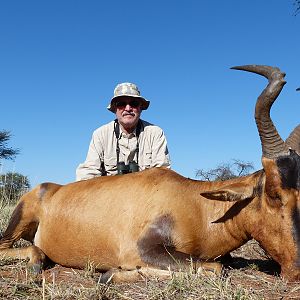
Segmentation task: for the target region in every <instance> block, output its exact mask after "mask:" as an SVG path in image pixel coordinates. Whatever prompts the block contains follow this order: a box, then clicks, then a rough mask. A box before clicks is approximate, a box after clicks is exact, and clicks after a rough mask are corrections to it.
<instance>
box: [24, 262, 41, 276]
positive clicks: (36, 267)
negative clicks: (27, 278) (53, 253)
mask: <svg viewBox="0 0 300 300" xmlns="http://www.w3.org/2000/svg"><path fill="white" fill-rule="evenodd" d="M27 269H28V271H29V273H31V274H32V275H33V276H37V275H39V274H41V273H42V269H43V265H42V264H30V265H28V267H27Z"/></svg>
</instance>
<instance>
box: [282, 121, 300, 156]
mask: <svg viewBox="0 0 300 300" xmlns="http://www.w3.org/2000/svg"><path fill="white" fill-rule="evenodd" d="M285 146H286V150H288V149H289V148H290V149H292V150H295V151H296V152H297V153H298V154H299V155H300V125H298V126H297V127H296V128H295V129H294V130H293V132H292V133H291V134H290V135H289V137H288V138H287V139H286V141H285Z"/></svg>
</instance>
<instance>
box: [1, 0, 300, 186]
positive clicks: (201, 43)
mask: <svg viewBox="0 0 300 300" xmlns="http://www.w3.org/2000/svg"><path fill="white" fill-rule="evenodd" d="M299 25H300V14H299V15H298V16H294V7H293V1H292V0H291V1H282V0H265V1H261V0H252V1H243V0H231V1H230V0H229V1H201V0H186V1H174V0H173V1H170V0H153V1H142V0H139V1H130V0H128V1H114V0H111V1H100V0H99V1H96V0H91V1H78V0H72V1H71V0H68V1H67V0H66V1H64V0H60V1H57V0H52V1H32V0H27V1H21V0H19V1H15V0H10V1H1V2H0V53H1V55H0V103H1V106H0V109H1V111H0V130H3V129H5V130H9V131H11V133H12V138H11V141H10V143H9V145H10V146H12V147H18V148H20V150H21V154H20V155H18V156H17V158H16V159H15V161H13V162H10V161H2V166H1V167H0V171H1V172H2V173H5V172H7V171H16V172H20V173H22V174H24V175H27V176H29V179H30V181H31V183H32V185H35V184H37V183H40V182H45V181H52V182H57V183H67V182H70V181H73V180H74V177H75V169H76V167H77V165H78V164H79V163H80V162H82V161H84V159H85V156H86V152H87V149H88V144H89V142H90V138H91V134H92V132H93V130H94V129H96V128H97V127H99V126H100V125H102V124H105V123H107V122H109V121H110V120H112V119H113V118H114V115H113V114H112V113H111V112H109V111H108V110H106V106H107V104H108V102H109V101H110V99H111V97H112V94H113V89H114V87H115V85H116V84H117V83H120V82H124V81H129V82H134V83H136V84H137V85H138V86H139V88H140V90H141V93H142V95H143V96H145V97H146V98H147V99H149V100H150V101H151V105H150V107H149V109H148V110H147V111H145V112H143V115H142V118H143V119H145V120H147V121H149V122H152V123H154V124H157V125H159V126H161V127H162V128H163V129H164V131H165V133H166V135H167V139H168V145H169V150H170V154H171V159H172V168H173V169H174V170H175V171H177V172H179V173H180V174H182V175H184V176H187V177H191V178H195V172H196V170H197V169H198V168H204V169H209V168H213V167H215V166H216V165H217V164H219V163H222V162H229V161H230V160H231V159H241V160H244V161H249V162H251V163H253V164H254V166H255V168H256V169H259V168H261V163H260V159H261V148H260V141H259V138H258V133H257V129H256V127H255V122H254V117H253V114H254V106H255V101H256V98H257V96H258V95H259V93H260V92H261V91H262V89H263V88H264V87H265V85H266V83H267V82H266V79H264V78H263V77H260V76H258V75H255V74H250V73H246V72H241V71H234V70H230V67H231V66H235V65H243V64H265V65H272V66H278V67H279V68H281V69H282V70H283V71H285V72H286V73H287V76H286V80H287V84H286V86H285V87H284V90H283V91H282V93H281V95H280V96H279V98H278V100H277V102H276V103H275V104H274V107H273V109H272V113H271V115H272V117H273V120H274V123H275V124H276V126H277V129H278V131H279V133H280V134H281V136H282V137H283V138H284V139H285V138H287V136H288V135H289V133H290V132H291V131H292V129H293V128H294V127H295V126H296V125H298V123H299V111H300V93H299V92H298V93H297V92H296V91H295V89H296V88H297V87H299V86H300V77H299V72H300V66H299V53H300V39H299V32H300V26H299Z"/></svg>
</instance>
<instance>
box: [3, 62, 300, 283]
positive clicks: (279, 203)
mask: <svg viewBox="0 0 300 300" xmlns="http://www.w3.org/2000/svg"><path fill="white" fill-rule="evenodd" d="M234 69H238V70H245V71H250V72H254V73H257V74H260V75H263V76H265V77H266V78H267V79H268V80H269V83H268V86H267V87H266V88H265V90H264V91H263V92H262V94H261V95H260V96H259V98H258V100H257V103H256V109H255V120H256V124H257V128H258V132H259V135H260V139H261V144H262V165H263V169H262V170H260V171H258V172H255V173H253V174H251V175H248V176H245V177H242V178H236V179H232V180H228V181H223V182H203V181H196V180H191V179H188V178H185V177H182V176H181V175H179V174H176V173H175V172H173V171H171V170H168V169H163V168H154V169H150V170H146V171H143V172H138V173H133V174H128V175H123V176H113V177H98V178H94V179H91V180H87V181H81V182H75V183H71V184H67V185H65V186H61V185H58V184H53V183H43V184H41V185H39V186H37V187H36V188H35V189H33V190H32V191H30V192H29V193H27V194H26V195H24V196H23V197H22V198H21V199H20V201H19V203H18V205H17V207H16V208H15V210H14V212H13V215H12V217H11V220H10V222H9V225H8V227H7V229H6V230H5V232H4V234H3V237H2V239H1V241H0V249H1V250H0V255H3V256H7V257H12V258H28V257H29V264H30V265H31V267H32V268H33V269H34V270H35V271H36V272H39V271H40V269H41V268H42V264H43V262H44V260H45V258H46V257H47V258H49V259H50V260H52V261H53V262H55V263H58V264H61V265H63V266H67V267H75V268H83V267H84V266H85V265H86V263H87V262H88V261H92V262H94V264H95V265H96V266H97V268H98V269H100V270H102V271H103V272H106V274H104V276H103V281H105V280H107V279H108V278H112V280H114V281H135V280H138V279H139V278H141V277H140V276H141V275H145V276H148V275H151V274H154V275H155V276H158V277H161V278H165V277H168V276H169V275H170V274H169V271H168V270H169V269H170V270H174V271H178V270H184V269H185V268H190V267H191V266H192V267H193V268H195V269H198V268H199V267H201V268H200V269H202V270H203V269H204V270H207V269H208V270H215V271H216V272H218V271H219V270H220V265H219V264H218V263H217V262H214V260H215V259H216V258H218V257H220V256H222V255H225V254H227V253H229V252H230V251H232V250H234V249H236V248H238V247H239V246H241V245H243V244H244V243H246V242H247V241H248V240H249V239H251V238H254V239H255V240H257V241H258V242H259V243H260V245H261V246H262V247H263V248H264V249H265V250H266V251H267V253H268V254H269V255H270V256H271V257H272V258H273V259H274V260H275V261H277V262H278V263H279V264H280V266H281V275H282V276H283V277H285V278H286V279H289V280H299V279H300V195H299V191H300V157H299V154H300V125H299V126H298V127H297V128H296V129H295V130H294V131H293V132H292V133H291V134H290V136H289V137H288V138H287V140H286V141H285V142H284V141H283V140H282V139H281V137H280V135H279V134H278V132H277V130H276V128H275V126H274V124H273V122H272V120H271V118H270V109H271V106H272V104H273V102H274V101H275V100H276V98H277V96H278V95H279V93H280V92H281V90H282V88H283V86H284V84H285V81H284V76H285V74H284V73H282V72H281V71H280V70H279V69H278V68H273V67H269V66H257V65H249V66H241V67H235V68H234ZM208 199H209V200H208ZM20 238H24V239H26V240H28V241H31V242H32V243H33V245H32V246H29V247H27V248H20V249H19V248H12V246H13V244H14V242H15V241H17V240H19V239H20Z"/></svg>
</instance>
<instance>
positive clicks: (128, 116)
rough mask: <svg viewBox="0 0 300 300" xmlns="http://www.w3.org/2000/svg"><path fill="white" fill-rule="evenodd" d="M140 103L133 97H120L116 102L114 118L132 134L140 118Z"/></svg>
mask: <svg viewBox="0 0 300 300" xmlns="http://www.w3.org/2000/svg"><path fill="white" fill-rule="evenodd" d="M141 111H142V110H141V102H140V100H139V99H135V98H133V97H120V99H118V100H117V102H116V116H117V119H118V121H119V123H120V125H121V126H122V127H123V128H124V129H125V130H126V131H129V132H132V131H133V130H134V129H135V127H136V125H137V123H138V121H139V119H140V116H141Z"/></svg>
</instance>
